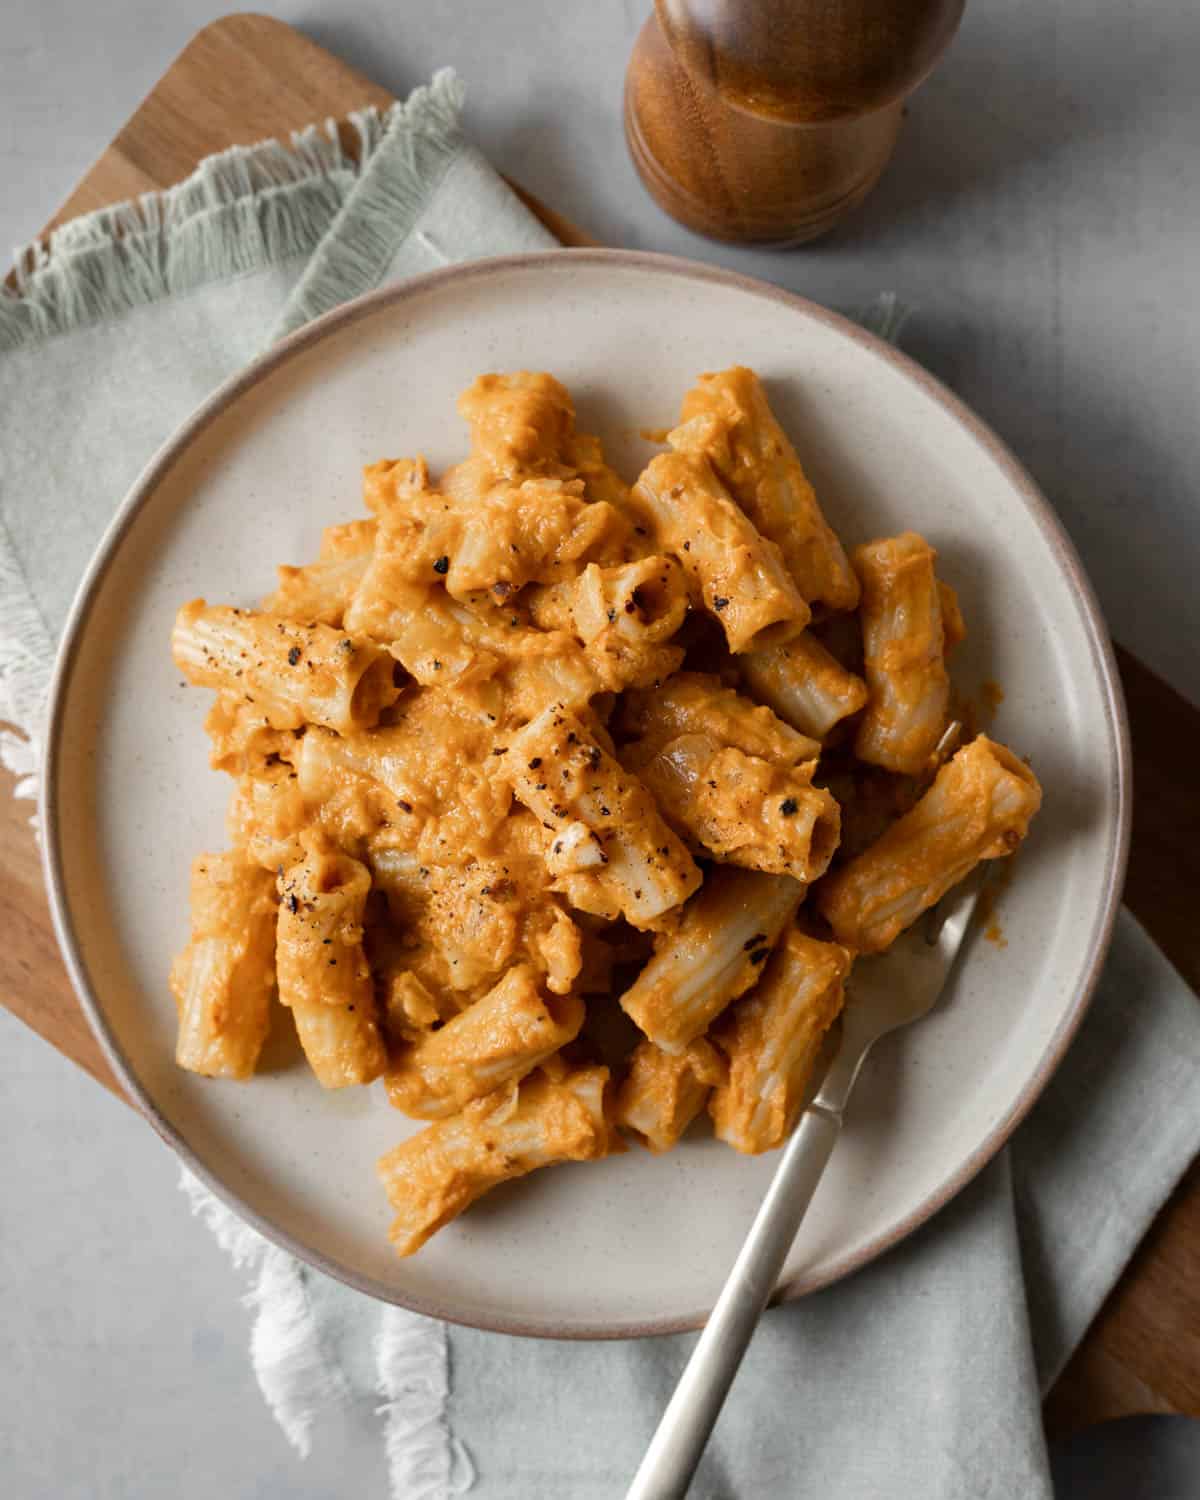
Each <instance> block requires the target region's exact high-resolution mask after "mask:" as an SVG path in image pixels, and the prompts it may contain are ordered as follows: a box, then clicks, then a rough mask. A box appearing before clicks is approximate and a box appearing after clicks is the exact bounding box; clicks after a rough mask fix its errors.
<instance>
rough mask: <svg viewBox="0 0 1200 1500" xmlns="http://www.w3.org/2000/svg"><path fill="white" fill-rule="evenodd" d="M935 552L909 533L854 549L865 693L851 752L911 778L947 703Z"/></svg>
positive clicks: (941, 726)
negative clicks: (860, 591)
mask: <svg viewBox="0 0 1200 1500" xmlns="http://www.w3.org/2000/svg"><path fill="white" fill-rule="evenodd" d="M936 556H937V553H936V552H935V551H934V550H933V548H932V547H931V546H930V545H929V543H928V542H927V541H925V539H924V538H923V537H920V536H918V535H917V533H916V532H915V531H906V532H904V533H903V535H901V536H897V537H889V538H886V539H884V540H883V541H878V542H868V543H867V544H866V546H864V547H858V548H856V549H855V552H854V567H855V569H856V571H857V573H858V576H859V578H860V579H861V580H862V589H863V598H862V629H863V647H864V650H865V653H866V660H865V671H866V677H867V687H868V688H869V690H870V698H869V700H868V702H867V707H866V712H865V713H864V714H863V716H862V720H861V721H860V723H859V726H858V737H857V739H856V741H855V746H854V753H855V754H856V755H857V756H858V758H859V760H865V761H869V762H870V763H871V764H872V765H876V766H883V767H884V769H885V770H888V771H899V772H902V773H904V774H905V775H909V776H915V775H917V774H918V773H919V772H921V771H923V770H924V769H925V768H926V766H927V765H928V763H929V757H930V756H931V755H932V754H933V752H934V750H935V748H936V747H937V743H938V740H939V739H941V737H942V732H943V731H944V730H945V728H946V710H947V708H948V706H949V703H950V679H949V677H948V676H947V675H946V666H945V661H944V651H945V641H944V635H943V630H942V605H941V595H940V593H939V590H938V582H937V579H936V578H935V576H934V572H933V563H934V559H935V557H936Z"/></svg>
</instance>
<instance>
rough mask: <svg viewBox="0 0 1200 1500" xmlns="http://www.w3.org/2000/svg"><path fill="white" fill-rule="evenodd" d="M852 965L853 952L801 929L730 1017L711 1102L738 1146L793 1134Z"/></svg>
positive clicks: (722, 1133)
mask: <svg viewBox="0 0 1200 1500" xmlns="http://www.w3.org/2000/svg"><path fill="white" fill-rule="evenodd" d="M850 962H851V954H850V952H849V950H848V949H846V948H843V947H841V946H840V945H839V944H837V943H824V942H821V941H820V940H819V939H817V938H814V937H809V936H808V935H807V934H806V933H803V932H801V931H799V929H797V928H795V927H793V928H792V929H791V930H790V931H789V932H787V933H785V935H784V937H783V939H782V940H781V941H780V943H779V946H778V947H777V948H776V949H775V952H774V953H773V954H772V955H771V958H770V960H769V961H768V963H767V966H766V968H765V969H764V970H763V976H762V980H761V981H760V983H759V984H758V985H757V987H756V988H755V990H754V992H753V993H752V994H750V995H747V996H746V998H745V999H744V1000H741V1001H739V1002H738V1003H737V1004H736V1005H734V1006H731V1007H730V1009H729V1010H728V1011H727V1012H726V1013H725V1015H724V1016H722V1018H721V1021H720V1024H719V1026H718V1027H717V1028H716V1029H715V1031H714V1033H713V1040H714V1042H715V1043H716V1045H717V1047H718V1049H719V1050H720V1051H721V1052H722V1053H723V1054H724V1056H725V1059H726V1063H727V1071H726V1075H725V1077H724V1078H723V1079H722V1080H721V1082H720V1083H719V1085H718V1087H717V1089H716V1091H715V1092H714V1094H713V1095H712V1098H711V1099H710V1100H709V1106H708V1107H709V1113H710V1114H711V1115H712V1118H713V1128H714V1130H715V1132H716V1134H717V1136H718V1138H719V1139H721V1140H723V1141H725V1142H727V1143H728V1144H729V1145H730V1146H732V1147H733V1148H734V1150H735V1151H742V1152H745V1153H746V1154H748V1155H757V1154H758V1153H759V1152H761V1151H772V1150H774V1148H775V1147H776V1146H779V1145H782V1144H783V1142H784V1141H785V1140H786V1139H787V1137H788V1136H789V1135H790V1134H791V1131H792V1126H793V1125H795V1123H796V1118H797V1116H798V1115H799V1113H800V1108H801V1105H802V1103H803V1101H804V1091H805V1089H806V1087H807V1086H808V1082H809V1079H810V1077H811V1075H812V1070H813V1066H814V1064H815V1063H816V1060H817V1055H818V1053H819V1051H820V1048H821V1044H822V1042H823V1041H824V1040H825V1033H826V1032H827V1031H828V1030H829V1028H830V1027H831V1026H832V1025H833V1023H834V1021H835V1020H837V1017H838V1015H839V1013H840V1011H841V1008H842V1002H843V999H844V997H845V980H846V975H847V974H848V973H849V972H850Z"/></svg>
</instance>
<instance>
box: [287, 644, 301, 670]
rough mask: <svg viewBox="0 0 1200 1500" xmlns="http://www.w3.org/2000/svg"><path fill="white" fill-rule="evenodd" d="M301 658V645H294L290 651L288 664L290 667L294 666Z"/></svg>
mask: <svg viewBox="0 0 1200 1500" xmlns="http://www.w3.org/2000/svg"><path fill="white" fill-rule="evenodd" d="M299 660H300V647H299V646H293V647H292V649H291V650H290V651H289V652H288V666H289V667H294V666H295V665H296V663H297V662H298V661H299Z"/></svg>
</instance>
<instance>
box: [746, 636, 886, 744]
mask: <svg viewBox="0 0 1200 1500" xmlns="http://www.w3.org/2000/svg"><path fill="white" fill-rule="evenodd" d="M737 669H738V672H739V674H740V675H741V679H742V681H743V683H744V684H745V685H746V687H747V688H748V689H749V691H750V692H751V693H752V694H753V695H754V696H755V697H756V698H758V699H759V700H760V701H761V702H763V703H765V704H766V705H767V707H768V708H771V709H774V711H775V712H776V713H777V714H778V715H779V717H780V718H781V719H783V720H784V721H785V722H786V723H788V724H790V725H791V726H792V728H793V729H798V730H800V732H801V733H802V734H810V735H812V736H813V738H814V739H818V740H823V739H824V738H825V736H826V735H827V734H828V733H829V731H830V730H831V729H832V728H833V726H834V725H835V724H837V723H838V722H839V721H840V720H842V719H846V718H849V716H850V715H851V714H856V713H857V712H858V711H859V709H860V708H862V707H863V706H864V705H865V703H866V701H867V685H866V683H865V682H864V681H863V680H862V678H861V677H858V676H856V675H855V674H854V673H853V672H847V671H846V669H845V667H843V666H842V665H841V663H840V662H839V661H838V660H837V658H836V657H834V656H832V655H831V654H830V653H829V652H828V651H826V649H825V647H824V646H822V644H821V643H820V641H818V640H817V638H816V636H814V635H811V634H810V633H809V632H808V631H807V630H805V631H803V632H802V633H801V634H800V635H797V636H793V637H792V639H791V640H790V641H786V642H785V643H784V644H783V645H782V646H772V647H771V648H770V649H769V650H766V651H747V652H746V653H745V654H744V655H742V656H739V657H738V659H737Z"/></svg>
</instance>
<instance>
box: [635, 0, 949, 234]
mask: <svg viewBox="0 0 1200 1500" xmlns="http://www.w3.org/2000/svg"><path fill="white" fill-rule="evenodd" d="M963 5H964V0H655V15H653V16H651V17H650V19H649V20H648V21H647V22H646V24H645V26H644V27H643V28H642V31H641V35H640V36H639V37H638V40H637V42H636V44H635V45H634V49H633V55H632V56H631V58H630V60H629V71H628V73H627V75H626V79H625V134H626V138H627V139H628V142H629V149H630V152H631V153H632V156H633V160H634V164H635V165H636V167H637V169H638V172H639V173H640V175H641V178H642V181H643V182H644V183H645V184H646V187H647V188H648V189H649V191H650V193H651V195H652V197H654V198H655V199H656V200H657V201H658V203H659V204H661V206H662V207H663V208H664V209H666V211H667V213H669V214H670V215H671V216H672V217H673V218H676V219H678V220H679V221H680V222H681V223H683V224H686V225H687V226H688V227H689V228H690V229H695V230H698V231H699V232H700V233H701V234H706V235H709V236H710V237H711V238H713V239H718V240H733V241H738V242H742V243H760V244H775V245H795V244H800V243H801V242H803V241H804V240H810V239H814V238H815V237H816V236H817V235H819V234H824V233H825V231H826V230H828V229H831V228H832V227H833V225H834V224H836V223H837V222H838V220H839V219H841V218H842V217H843V216H844V215H845V214H847V213H848V212H849V211H850V210H851V209H852V208H854V207H855V206H856V205H857V204H859V203H861V202H862V200H863V199H864V198H865V197H866V195H867V194H868V193H869V192H870V191H871V189H872V187H874V185H875V183H876V182H877V181H878V180H879V176H880V173H881V172H882V171H883V169H884V167H885V166H886V165H887V162H888V158H889V157H890V156H891V154H892V150H893V148H894V146H895V144H896V136H897V134H898V132H899V129H900V119H901V113H902V111H903V108H904V100H905V98H906V97H907V95H908V94H910V93H911V92H912V91H913V89H915V88H916V86H917V85H918V84H919V83H920V82H921V81H922V79H923V78H925V76H926V75H927V74H928V73H929V72H930V70H931V69H932V68H933V66H934V64H935V63H936V62H937V60H938V58H939V57H940V56H941V54H942V52H943V51H945V49H946V47H947V46H948V45H949V42H950V39H951V37H952V36H953V35H954V32H955V29H956V28H957V26H958V22H959V19H960V18H961V16H962V12H963Z"/></svg>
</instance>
